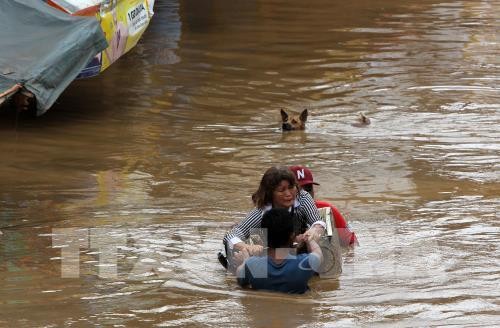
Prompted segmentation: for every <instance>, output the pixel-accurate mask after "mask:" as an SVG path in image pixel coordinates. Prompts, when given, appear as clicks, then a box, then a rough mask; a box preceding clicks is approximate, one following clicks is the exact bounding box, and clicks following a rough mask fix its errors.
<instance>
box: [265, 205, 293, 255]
mask: <svg viewBox="0 0 500 328" xmlns="http://www.w3.org/2000/svg"><path fill="white" fill-rule="evenodd" d="M261 227H262V228H264V229H267V246H269V247H271V248H280V247H291V243H292V237H293V232H294V224H293V216H292V214H291V213H290V212H289V211H288V210H287V209H284V208H272V209H270V210H269V211H267V212H266V213H264V216H263V217H262V224H261Z"/></svg>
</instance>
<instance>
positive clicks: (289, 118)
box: [280, 109, 307, 131]
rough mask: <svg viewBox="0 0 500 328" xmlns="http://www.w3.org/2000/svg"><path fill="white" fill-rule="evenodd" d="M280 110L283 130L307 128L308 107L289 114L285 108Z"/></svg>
mask: <svg viewBox="0 0 500 328" xmlns="http://www.w3.org/2000/svg"><path fill="white" fill-rule="evenodd" d="M280 112H281V121H282V125H281V127H282V129H283V131H292V130H304V129H305V128H306V121H307V109H304V110H303V111H302V113H300V114H296V113H290V114H288V113H287V112H286V111H285V110H284V109H281V110H280Z"/></svg>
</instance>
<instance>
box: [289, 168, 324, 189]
mask: <svg viewBox="0 0 500 328" xmlns="http://www.w3.org/2000/svg"><path fill="white" fill-rule="evenodd" d="M289 169H290V171H292V172H293V174H294V175H295V178H297V181H298V182H299V185H301V186H305V185H308V184H311V183H312V184H315V185H319V183H316V182H314V179H313V174H312V172H311V170H309V169H308V168H307V167H304V166H299V165H295V166H290V167H289Z"/></svg>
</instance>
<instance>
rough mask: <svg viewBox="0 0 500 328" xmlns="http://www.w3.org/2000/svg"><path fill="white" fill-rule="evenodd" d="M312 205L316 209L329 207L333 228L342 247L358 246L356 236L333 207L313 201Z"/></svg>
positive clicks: (322, 202)
mask: <svg viewBox="0 0 500 328" xmlns="http://www.w3.org/2000/svg"><path fill="white" fill-rule="evenodd" d="M314 203H315V204H316V207H317V208H323V207H330V209H331V211H332V214H333V218H334V221H335V227H336V228H337V232H338V234H339V240H340V244H341V245H342V246H355V245H359V243H358V238H356V234H355V233H354V232H353V231H351V228H350V227H349V224H348V223H347V221H346V219H344V217H343V216H342V214H341V213H340V211H339V210H338V209H337V208H336V207H335V206H333V205H332V204H330V203H327V202H325V201H321V200H315V201H314Z"/></svg>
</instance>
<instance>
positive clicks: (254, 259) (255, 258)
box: [245, 256, 267, 266]
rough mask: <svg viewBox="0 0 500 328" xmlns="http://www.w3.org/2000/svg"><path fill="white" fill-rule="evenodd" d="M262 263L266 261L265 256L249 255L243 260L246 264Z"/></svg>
mask: <svg viewBox="0 0 500 328" xmlns="http://www.w3.org/2000/svg"><path fill="white" fill-rule="evenodd" d="M263 263H267V256H250V257H249V258H248V259H246V260H245V264H246V265H247V266H252V265H261V264H263Z"/></svg>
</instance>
